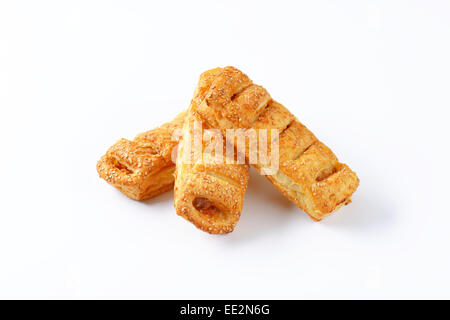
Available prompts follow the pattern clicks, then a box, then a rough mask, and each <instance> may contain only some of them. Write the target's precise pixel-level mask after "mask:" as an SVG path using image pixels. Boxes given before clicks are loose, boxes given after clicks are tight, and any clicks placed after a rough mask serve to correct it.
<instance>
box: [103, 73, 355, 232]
mask: <svg viewBox="0 0 450 320" xmlns="http://www.w3.org/2000/svg"><path fill="white" fill-rule="evenodd" d="M198 123H201V125H202V129H203V130H205V131H208V132H214V133H216V136H215V138H214V139H200V140H198V139H197V140H196V139H195V135H196V131H195V127H196V124H198ZM230 129H235V130H237V131H239V130H242V131H245V132H250V131H252V130H253V131H252V132H255V135H254V137H255V139H256V142H255V141H253V142H251V139H249V138H248V137H247V138H248V139H244V143H238V139H226V141H221V143H220V144H218V143H217V139H219V138H220V139H222V138H223V137H227V133H228V132H229V131H230ZM177 131H179V132H181V133H182V134H181V139H180V141H179V143H178V141H177V140H176V139H174V134H175V133H176V132H177ZM263 132H264V133H267V132H270V134H269V138H267V137H265V136H264V135H262V134H259V133H263ZM263 137H265V138H264V139H263ZM267 139H268V140H269V143H267ZM230 140H231V141H230ZM263 140H264V141H263ZM197 141H200V142H199V143H200V146H199V147H200V150H202V153H201V155H200V156H198V154H196V153H197V149H198V148H193V147H192V145H195V144H196V143H198V142H197ZM275 142H276V143H275ZM252 143H253V144H256V145H257V146H260V145H262V144H265V145H267V148H268V149H269V150H265V151H267V152H262V151H261V150H262V149H261V148H259V147H256V148H254V145H251V144H252ZM177 144H178V149H177V148H176V146H177ZM227 144H228V145H227ZM230 145H231V146H230ZM217 146H220V147H219V150H218V149H217ZM271 146H276V147H277V149H276V150H270V148H271ZM252 147H253V148H252ZM220 148H223V150H221V149H220ZM267 148H266V149H267ZM229 149H233V150H234V151H235V153H232V154H231V155H230V153H229V152H227V151H228V150H229ZM252 150H253V151H252ZM174 151H178V152H177V153H178V155H177V157H176V159H177V160H176V164H175V163H174V161H173V160H172V159H174V158H175V157H174ZM218 151H223V152H218ZM270 151H277V152H278V153H276V154H277V159H276V161H275V162H276V163H277V166H276V167H273V163H270V161H267V156H266V155H267V154H269V153H270ZM240 158H243V159H245V161H244V162H242V161H239V159H240ZM248 164H251V165H252V166H253V167H254V168H255V169H256V170H257V171H258V172H260V173H262V174H264V175H265V176H266V177H267V179H268V180H269V181H270V182H271V183H272V184H273V185H274V186H275V187H276V188H277V189H278V190H279V191H280V192H281V193H282V194H284V195H285V196H286V197H287V198H288V199H289V200H291V201H292V202H294V203H295V204H296V205H297V206H298V207H299V208H300V209H302V210H303V211H305V212H306V213H307V214H308V215H309V216H310V217H311V218H312V219H314V220H317V221H319V220H321V219H323V218H324V217H326V216H327V215H329V214H331V213H332V212H334V211H336V210H337V209H339V208H340V207H342V206H343V205H345V204H348V203H349V202H350V201H351V200H350V197H351V196H352V194H353V193H354V192H355V191H356V189H357V187H358V184H359V180H358V177H357V176H356V174H355V173H354V172H353V171H352V170H351V169H350V168H349V167H348V166H347V165H345V164H343V163H340V162H339V161H338V159H337V158H336V156H335V155H334V153H333V152H332V151H331V150H330V149H329V148H328V147H327V146H325V145H324V144H323V143H322V142H320V141H319V140H317V138H316V137H315V136H314V134H313V133H312V132H311V131H309V130H308V129H307V128H306V127H305V126H304V125H303V124H301V123H300V121H298V120H297V118H296V117H295V116H294V115H292V114H291V113H290V112H289V110H288V109H286V108H285V107H284V106H283V105H281V104H280V103H278V102H276V101H275V100H273V99H272V98H271V96H270V95H269V93H268V92H267V90H265V89H264V88H263V87H261V86H259V85H256V84H253V83H252V81H251V80H250V79H249V78H248V77H247V76H246V75H245V74H244V73H242V72H241V71H239V70H237V69H236V68H233V67H225V68H216V69H212V70H208V71H206V72H204V73H203V74H202V75H201V76H200V79H199V83H198V84H197V87H196V89H195V92H194V97H193V99H192V101H191V105H190V106H189V109H188V110H187V111H185V112H183V113H181V114H180V115H178V116H177V117H176V118H175V119H174V120H172V121H171V122H169V123H166V124H164V125H162V126H161V127H159V128H156V129H153V130H150V131H148V132H144V133H141V134H139V135H138V136H137V137H136V138H135V139H134V140H132V141H130V140H126V139H121V140H119V141H118V142H116V143H115V144H114V145H113V146H112V147H111V148H109V150H108V151H107V152H106V154H105V155H104V156H103V157H102V158H101V159H100V160H99V162H98V163H97V170H98V173H99V175H100V177H102V178H103V179H105V180H106V181H107V182H108V183H109V184H111V185H113V186H115V187H116V188H117V189H119V190H120V191H121V192H122V193H124V194H125V195H126V196H128V197H130V198H132V199H135V200H145V199H149V198H152V197H154V196H156V195H159V194H161V193H163V192H166V191H168V190H170V189H171V188H172V187H173V186H174V185H175V209H176V212H177V214H178V215H180V216H182V217H184V218H185V219H187V220H188V221H191V222H192V223H193V224H194V225H195V226H196V227H198V228H199V229H201V230H203V231H206V232H209V233H229V232H231V231H233V229H234V227H235V225H236V223H237V222H238V220H239V217H240V214H241V209H242V204H243V199H244V194H245V191H246V189H247V184H248V178H249V168H248ZM274 168H275V170H274Z"/></svg>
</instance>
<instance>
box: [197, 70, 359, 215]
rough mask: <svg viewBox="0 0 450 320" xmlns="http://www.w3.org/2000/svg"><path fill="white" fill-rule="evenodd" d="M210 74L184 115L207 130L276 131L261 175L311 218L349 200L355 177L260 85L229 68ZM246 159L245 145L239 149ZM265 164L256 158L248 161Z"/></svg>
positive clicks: (259, 164)
mask: <svg viewBox="0 0 450 320" xmlns="http://www.w3.org/2000/svg"><path fill="white" fill-rule="evenodd" d="M214 70H215V74H216V77H215V79H214V80H213V81H212V84H211V87H210V89H209V90H208V92H207V93H206V96H205V98H204V99H203V101H202V102H200V103H198V104H193V105H191V108H190V113H191V114H193V115H194V116H195V117H197V118H198V119H201V120H202V121H203V122H204V123H207V124H208V125H209V126H211V127H213V128H219V129H221V130H222V131H223V132H224V131H225V130H226V129H237V128H243V129H250V128H253V129H276V130H278V132H279V150H280V158H279V170H278V171H277V172H276V173H275V174H272V175H266V177H267V179H268V180H269V181H270V182H272V183H273V184H274V185H275V187H276V188H277V189H278V190H280V191H281V192H282V193H283V194H284V195H285V196H286V197H287V198H289V199H290V200H291V201H293V202H294V203H295V204H296V205H297V206H298V207H300V208H301V209H303V210H304V211H305V212H306V213H308V214H309V215H310V217H311V218H313V219H314V220H321V219H323V218H324V217H326V216H327V215H329V214H331V213H332V212H334V211H336V210H337V209H339V208H340V207H342V206H343V205H345V204H347V203H349V202H351V199H350V197H351V195H352V194H353V193H354V192H355V191H356V189H357V187H358V184H359V179H358V177H357V175H356V174H355V173H354V172H353V171H352V170H351V169H350V168H349V167H348V166H347V165H345V164H342V163H340V162H339V161H338V159H337V158H336V156H335V155H334V153H333V152H332V151H331V150H330V149H329V148H328V147H326V146H325V145H324V144H323V143H322V142H320V141H319V140H318V139H317V138H316V137H315V136H314V135H313V133H312V132H311V131H309V130H308V129H307V128H306V127H305V126H304V125H303V124H301V123H300V122H299V121H298V120H297V119H296V118H295V117H294V116H293V115H292V114H291V113H290V112H289V111H288V110H287V109H286V108H285V107H284V106H283V105H281V104H280V103H278V102H276V101H274V100H273V99H272V98H271V97H270V95H269V93H268V92H267V90H266V89H264V88H263V87H261V86H259V85H256V84H253V83H252V81H251V80H250V79H249V78H248V77H247V76H246V75H245V74H244V73H242V72H241V71H239V70H238V69H236V68H233V67H225V68H223V69H219V70H220V71H219V70H218V69H214ZM239 151H240V152H242V153H245V154H246V156H247V158H248V156H249V155H248V147H246V148H245V150H239ZM252 165H253V166H254V167H255V168H256V169H257V170H258V171H260V172H261V171H263V169H265V167H266V166H267V164H266V163H263V162H261V160H260V157H258V161H257V163H255V164H252Z"/></svg>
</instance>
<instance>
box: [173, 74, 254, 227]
mask: <svg viewBox="0 0 450 320" xmlns="http://www.w3.org/2000/svg"><path fill="white" fill-rule="evenodd" d="M220 71H221V70H220V69H213V70H210V71H208V72H205V73H203V74H202V75H201V76H200V80H199V83H198V85H197V88H196V90H195V93H194V98H193V99H192V101H191V107H190V108H192V106H196V105H197V104H198V103H201V102H202V100H203V98H204V96H205V94H206V92H207V91H208V89H209V87H210V85H211V82H212V80H213V79H214V78H215V77H216V76H217V74H218V72H220ZM196 120H197V121H198V120H200V119H198V118H196V117H195V116H194V115H193V114H192V113H190V112H188V115H187V117H186V121H185V123H184V127H183V136H182V139H181V140H180V143H179V147H178V157H177V166H176V179H175V209H176V212H177V214H178V215H180V216H182V217H183V218H185V219H186V220H188V221H190V222H192V223H193V224H194V225H195V226H196V227H197V228H199V229H201V230H203V231H206V232H209V233H212V234H217V233H229V232H232V231H233V230H234V227H235V226H236V223H237V222H238V220H239V218H240V215H241V210H242V205H243V200H244V194H245V191H246V189H247V185H248V179H249V168H248V165H246V164H238V163H236V161H235V160H234V158H233V159H226V152H225V151H224V152H222V154H221V155H216V154H215V152H214V151H213V150H215V149H213V148H209V147H210V144H211V143H214V140H212V141H209V142H208V141H207V140H205V139H202V141H201V143H202V151H203V152H206V150H209V149H211V152H210V153H205V154H204V157H200V158H196V157H195V156H194V154H193V153H194V152H195V151H194V150H192V148H190V147H188V146H192V145H193V144H194V142H193V139H194V131H193V130H194V121H196ZM203 128H205V127H203ZM220 138H221V139H222V137H220ZM225 148H226V146H224V150H225ZM207 160H208V161H207ZM214 160H215V161H214Z"/></svg>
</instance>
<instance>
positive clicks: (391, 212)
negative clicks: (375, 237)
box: [320, 186, 397, 234]
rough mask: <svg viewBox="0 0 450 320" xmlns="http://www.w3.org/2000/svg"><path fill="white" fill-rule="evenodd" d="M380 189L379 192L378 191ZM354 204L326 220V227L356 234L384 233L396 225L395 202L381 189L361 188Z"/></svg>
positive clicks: (353, 198) (356, 194) (324, 222)
mask: <svg viewBox="0 0 450 320" xmlns="http://www.w3.org/2000/svg"><path fill="white" fill-rule="evenodd" d="M377 189H378V190H377ZM352 200H353V202H352V203H350V204H349V205H347V206H345V207H343V208H341V209H340V210H339V211H337V212H335V213H333V214H332V215H330V216H329V217H327V218H325V219H324V220H323V221H322V222H320V223H322V224H323V225H324V226H326V227H330V228H336V229H339V230H343V231H344V232H352V233H353V232H354V233H364V234H367V233H377V234H380V233H383V232H385V231H387V230H388V229H390V228H392V227H393V226H394V225H395V223H396V222H395V220H396V218H397V215H396V212H397V209H396V207H397V206H396V205H395V202H394V201H393V200H392V199H390V197H389V196H388V195H386V194H383V192H382V191H381V190H379V188H376V187H371V186H360V187H359V189H358V190H357V191H356V193H355V194H354V195H353V197H352Z"/></svg>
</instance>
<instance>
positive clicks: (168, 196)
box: [141, 189, 173, 206]
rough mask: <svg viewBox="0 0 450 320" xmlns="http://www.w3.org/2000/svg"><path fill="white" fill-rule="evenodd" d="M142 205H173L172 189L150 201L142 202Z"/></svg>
mask: <svg viewBox="0 0 450 320" xmlns="http://www.w3.org/2000/svg"><path fill="white" fill-rule="evenodd" d="M141 202H142V203H145V204H147V205H150V206H151V205H155V204H160V203H168V202H171V203H172V204H173V189H171V190H170V191H167V192H164V193H163V194H160V195H159V196H156V197H154V198H151V199H147V200H143V201H141Z"/></svg>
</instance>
